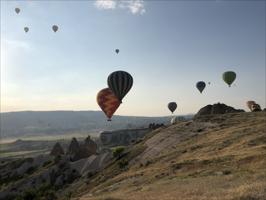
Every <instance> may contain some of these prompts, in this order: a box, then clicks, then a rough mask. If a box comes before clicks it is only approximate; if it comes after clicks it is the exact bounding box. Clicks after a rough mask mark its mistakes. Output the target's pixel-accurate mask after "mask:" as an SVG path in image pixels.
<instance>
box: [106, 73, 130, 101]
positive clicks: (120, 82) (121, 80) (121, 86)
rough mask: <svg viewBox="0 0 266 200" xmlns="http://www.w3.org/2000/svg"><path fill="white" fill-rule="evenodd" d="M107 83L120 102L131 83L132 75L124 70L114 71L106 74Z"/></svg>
mask: <svg viewBox="0 0 266 200" xmlns="http://www.w3.org/2000/svg"><path fill="white" fill-rule="evenodd" d="M107 84H108V86H109V88H110V89H111V90H112V91H113V93H114V94H115V96H116V97H117V98H118V99H119V101H120V102H122V99H123V98H124V97H125V96H126V94H127V93H128V92H129V90H130V89H131V87H132V85H133V78H132V76H131V75H130V74H129V73H128V72H125V71H115V72H113V73H111V74H110V75H109V76H108V79H107Z"/></svg>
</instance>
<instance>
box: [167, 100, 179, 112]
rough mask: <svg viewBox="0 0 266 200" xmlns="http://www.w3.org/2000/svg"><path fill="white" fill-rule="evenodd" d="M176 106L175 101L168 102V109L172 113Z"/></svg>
mask: <svg viewBox="0 0 266 200" xmlns="http://www.w3.org/2000/svg"><path fill="white" fill-rule="evenodd" d="M176 108H177V104H176V102H170V103H168V109H169V110H170V111H171V112H172V113H174V111H175V110H176Z"/></svg>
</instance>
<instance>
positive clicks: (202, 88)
mask: <svg viewBox="0 0 266 200" xmlns="http://www.w3.org/2000/svg"><path fill="white" fill-rule="evenodd" d="M196 87H197V88H198V90H199V91H200V93H202V91H203V90H204V88H205V87H206V84H205V82H204V81H199V82H197V84H196Z"/></svg>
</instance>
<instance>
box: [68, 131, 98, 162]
mask: <svg viewBox="0 0 266 200" xmlns="http://www.w3.org/2000/svg"><path fill="white" fill-rule="evenodd" d="M96 151H97V144H96V143H95V142H94V141H93V140H92V139H91V138H90V136H88V137H87V138H86V139H85V141H84V143H82V144H79V143H78V141H77V139H76V138H73V139H72V141H71V143H70V145H69V148H68V151H67V154H68V155H69V156H70V159H71V161H77V160H80V159H82V158H86V157H89V156H91V155H94V154H96Z"/></svg>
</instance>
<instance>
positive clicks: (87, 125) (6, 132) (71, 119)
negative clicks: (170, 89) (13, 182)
mask: <svg viewBox="0 0 266 200" xmlns="http://www.w3.org/2000/svg"><path fill="white" fill-rule="evenodd" d="M185 117H186V118H191V117H192V115H188V116H185ZM169 122H170V117H134V116H114V117H113V121H112V123H110V122H107V121H106V117H105V115H104V114H103V112H100V111H22V112H8V113H1V137H2V139H3V138H7V137H24V136H25V137H26V136H40V135H60V134H61V135H62V134H64V135H67V134H73V133H75V134H77V133H80V134H85V135H87V134H88V133H93V132H94V133H95V132H98V131H102V130H115V129H127V128H142V127H147V126H148V125H149V123H169Z"/></svg>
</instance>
